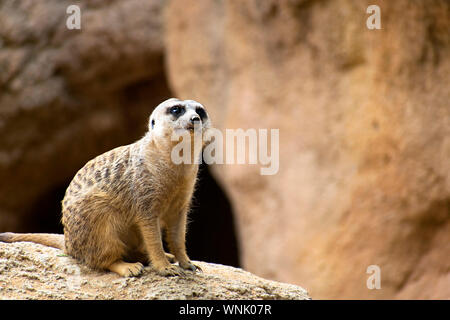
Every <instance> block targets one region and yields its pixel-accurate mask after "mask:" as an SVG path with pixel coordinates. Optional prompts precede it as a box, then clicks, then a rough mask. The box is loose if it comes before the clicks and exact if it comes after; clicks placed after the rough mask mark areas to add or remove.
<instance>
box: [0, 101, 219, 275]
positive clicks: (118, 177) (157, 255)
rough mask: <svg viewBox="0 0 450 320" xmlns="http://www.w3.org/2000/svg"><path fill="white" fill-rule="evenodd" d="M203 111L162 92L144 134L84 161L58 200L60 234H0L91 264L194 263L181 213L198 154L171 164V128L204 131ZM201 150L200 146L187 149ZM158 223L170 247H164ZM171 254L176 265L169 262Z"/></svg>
mask: <svg viewBox="0 0 450 320" xmlns="http://www.w3.org/2000/svg"><path fill="white" fill-rule="evenodd" d="M210 125H211V123H210V119H209V116H208V114H207V112H206V110H205V108H204V107H203V105H201V104H200V103H198V102H196V101H193V100H179V99H175V98H172V99H169V100H166V101H164V102H162V103H161V104H159V105H158V106H157V107H156V108H155V110H154V111H153V112H152V114H151V115H150V118H149V122H148V131H147V132H146V134H145V136H144V137H143V138H141V139H140V140H138V141H136V142H135V143H133V144H130V145H126V146H122V147H118V148H115V149H113V150H111V151H108V152H106V153H104V154H101V155H99V156H98V157H96V158H94V159H93V160H91V161H89V162H88V163H87V164H86V165H85V166H84V167H83V168H82V169H80V170H79V171H78V172H77V174H76V175H75V177H74V178H73V180H72V182H71V183H70V185H69V187H68V189H67V191H66V193H65V196H64V199H63V201H62V219H61V220H62V224H63V227H64V234H63V235H62V234H45V233H43V234H35V233H29V234H20V233H10V232H7V233H0V241H3V242H16V241H30V242H35V243H41V244H44V245H47V246H52V247H55V248H59V249H63V250H64V251H65V253H66V254H68V255H70V256H72V257H74V258H76V259H77V260H79V261H81V262H82V263H84V264H85V265H88V266H89V267H91V268H94V269H104V270H110V271H113V272H115V273H118V274H119V275H121V276H124V277H128V276H137V275H139V274H141V273H142V271H143V268H144V264H151V265H152V267H153V268H154V270H156V272H157V273H158V274H160V275H163V276H172V275H183V274H184V270H192V271H196V270H200V268H199V267H198V266H195V265H194V264H192V263H191V261H190V259H189V257H188V255H187V254H186V246H185V236H186V223H187V221H186V219H187V214H188V211H189V208H190V203H191V198H192V194H193V191H194V186H195V183H196V180H197V172H198V161H197V162H196V161H191V163H190V164H186V163H181V164H174V162H173V161H172V159H171V151H172V149H173V147H174V145H175V144H176V143H178V142H177V141H172V140H173V139H171V136H172V134H173V133H174V132H178V133H180V132H185V133H188V134H189V135H190V136H192V137H194V136H195V135H197V136H198V135H203V134H205V132H206V131H207V130H208V129H209V128H210ZM194 156H200V154H197V155H194ZM162 230H163V231H164V232H165V239H166V242H167V245H168V248H169V251H170V252H171V253H172V255H171V254H169V253H165V252H164V250H163V243H162V238H161V234H162ZM175 261H178V266H177V265H175V264H171V262H175Z"/></svg>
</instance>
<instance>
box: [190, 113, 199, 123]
mask: <svg viewBox="0 0 450 320" xmlns="http://www.w3.org/2000/svg"><path fill="white" fill-rule="evenodd" d="M200 121H201V120H200V117H199V116H198V115H193V116H192V117H191V123H192V124H195V123H200Z"/></svg>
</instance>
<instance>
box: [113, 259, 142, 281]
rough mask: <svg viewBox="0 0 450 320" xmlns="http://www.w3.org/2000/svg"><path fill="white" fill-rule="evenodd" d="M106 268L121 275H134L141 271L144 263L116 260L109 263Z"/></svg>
mask: <svg viewBox="0 0 450 320" xmlns="http://www.w3.org/2000/svg"><path fill="white" fill-rule="evenodd" d="M108 269H109V270H110V271H112V272H115V273H117V274H119V275H120V276H122V277H135V276H138V275H140V274H141V273H142V271H143V270H144V265H143V264H142V263H140V262H135V263H130V262H125V261H122V260H118V261H116V262H114V263H113V264H111V265H110V266H109V267H108Z"/></svg>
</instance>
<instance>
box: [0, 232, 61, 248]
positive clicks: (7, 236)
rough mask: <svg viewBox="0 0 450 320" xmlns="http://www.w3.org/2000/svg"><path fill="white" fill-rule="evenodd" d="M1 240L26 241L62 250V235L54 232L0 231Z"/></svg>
mask: <svg viewBox="0 0 450 320" xmlns="http://www.w3.org/2000/svg"><path fill="white" fill-rule="evenodd" d="M0 241H2V242H18V241H28V242H34V243H40V244H43V245H45V246H49V247H53V248H57V249H61V250H64V235H63V234H56V233H12V232H4V233H0Z"/></svg>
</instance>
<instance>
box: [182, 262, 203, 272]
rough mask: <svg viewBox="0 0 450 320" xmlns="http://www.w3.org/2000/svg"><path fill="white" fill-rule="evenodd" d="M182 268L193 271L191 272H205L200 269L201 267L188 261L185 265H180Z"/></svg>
mask: <svg viewBox="0 0 450 320" xmlns="http://www.w3.org/2000/svg"><path fill="white" fill-rule="evenodd" d="M180 267H181V268H183V269H185V270H191V271H194V272H195V271H199V272H203V270H202V268H200V267H199V266H197V265H195V264H193V263H192V262H190V261H186V262H184V263H180Z"/></svg>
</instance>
